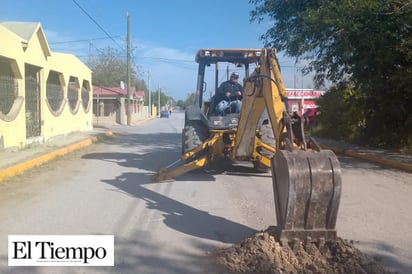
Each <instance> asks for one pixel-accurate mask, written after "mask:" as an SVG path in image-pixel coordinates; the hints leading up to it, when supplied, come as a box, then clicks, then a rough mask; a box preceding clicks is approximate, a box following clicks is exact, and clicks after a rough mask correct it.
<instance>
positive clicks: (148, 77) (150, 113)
mask: <svg viewBox="0 0 412 274" xmlns="http://www.w3.org/2000/svg"><path fill="white" fill-rule="evenodd" d="M147 83H148V89H149V117H152V94H151V92H150V71H147Z"/></svg>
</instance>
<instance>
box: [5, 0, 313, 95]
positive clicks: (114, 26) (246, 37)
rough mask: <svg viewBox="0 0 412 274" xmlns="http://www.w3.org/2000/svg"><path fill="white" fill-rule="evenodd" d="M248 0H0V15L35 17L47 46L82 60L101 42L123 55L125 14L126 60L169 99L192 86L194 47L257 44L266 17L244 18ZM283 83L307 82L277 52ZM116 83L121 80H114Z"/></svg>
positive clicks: (102, 46) (300, 84)
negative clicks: (258, 19) (128, 57)
mask: <svg viewBox="0 0 412 274" xmlns="http://www.w3.org/2000/svg"><path fill="white" fill-rule="evenodd" d="M252 9H253V6H252V5H251V4H249V0H206V1H202V0H104V1H102V0H36V1H33V0H1V8H0V21H26V22H39V23H40V24H41V26H42V28H43V31H44V32H45V35H46V39H47V41H48V43H49V46H50V49H51V50H52V51H54V52H63V53H70V54H74V55H76V56H77V57H78V58H79V59H80V60H82V61H84V62H85V61H87V58H88V57H89V56H91V57H93V56H97V55H98V54H99V51H100V52H101V51H102V50H104V49H105V48H107V47H112V48H114V49H116V50H118V51H119V52H124V56H125V57H124V58H126V46H127V43H126V40H127V39H126V37H127V15H129V18H130V34H131V58H132V60H131V61H132V65H134V66H135V67H137V70H138V71H139V75H140V77H141V78H143V79H144V80H145V82H146V83H147V84H150V89H151V90H152V91H154V90H156V89H159V88H160V89H162V92H164V93H165V94H166V95H168V96H171V97H173V98H174V99H175V100H185V99H186V98H187V96H188V94H190V93H193V92H194V91H195V89H196V80H197V79H196V75H197V64H196V63H195V61H194V57H195V54H196V52H197V51H198V50H199V49H201V48H262V47H263V41H261V40H260V39H259V37H260V36H261V35H262V34H264V33H265V32H266V30H267V29H268V28H269V27H270V22H268V21H266V22H262V23H260V24H258V23H257V22H252V23H251V22H250V15H249V13H250V11H251V10H252ZM279 63H280V66H281V68H282V76H283V80H284V82H285V85H286V88H312V86H313V84H312V80H311V77H310V76H302V74H301V73H300V72H299V71H298V69H297V68H296V67H299V66H301V65H299V64H297V65H295V59H294V58H287V57H285V56H283V54H282V53H280V54H279ZM119 84H120V83H119Z"/></svg>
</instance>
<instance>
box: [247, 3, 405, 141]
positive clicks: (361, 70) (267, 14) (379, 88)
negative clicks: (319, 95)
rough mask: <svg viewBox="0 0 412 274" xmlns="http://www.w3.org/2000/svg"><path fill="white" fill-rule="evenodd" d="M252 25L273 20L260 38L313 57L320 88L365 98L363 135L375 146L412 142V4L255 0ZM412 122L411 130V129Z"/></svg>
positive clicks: (291, 52) (292, 52) (362, 102)
mask: <svg viewBox="0 0 412 274" xmlns="http://www.w3.org/2000/svg"><path fill="white" fill-rule="evenodd" d="M250 2H251V3H253V4H255V8H254V9H253V10H252V11H251V20H252V21H254V20H256V21H258V22H260V21H261V20H263V19H265V18H267V19H270V20H273V26H272V27H270V28H269V29H268V30H267V32H266V33H265V34H263V35H262V36H261V38H262V39H263V40H264V41H265V44H266V46H269V47H276V48H277V49H278V50H280V51H285V52H286V54H288V55H290V56H293V57H300V58H305V59H307V60H309V65H308V66H307V67H306V68H305V72H306V73H308V72H310V71H314V72H315V81H316V83H318V84H322V83H324V81H325V80H329V81H332V83H334V85H335V87H336V88H337V89H338V90H340V91H342V92H343V91H344V90H346V89H347V88H349V89H355V90H358V91H359V92H361V93H362V94H363V96H361V97H360V98H359V100H360V101H359V107H361V108H362V109H363V110H364V111H363V112H362V113H363V115H364V116H365V117H364V118H365V127H363V128H362V131H363V132H362V133H363V134H364V135H366V136H369V137H372V136H373V138H374V139H370V140H371V141H374V142H375V144H380V145H396V144H399V143H403V144H404V145H408V143H409V145H412V138H411V135H412V127H411V126H410V121H411V120H412V114H411V113H410V110H409V109H410V106H411V105H412V77H410V75H411V73H412V51H411V44H412V2H411V1H410V0H408V1H406V0H398V1H393V0H380V1H376V0H342V1H333V0H310V1H299V0H289V1H283V0H250ZM408 125H409V126H408Z"/></svg>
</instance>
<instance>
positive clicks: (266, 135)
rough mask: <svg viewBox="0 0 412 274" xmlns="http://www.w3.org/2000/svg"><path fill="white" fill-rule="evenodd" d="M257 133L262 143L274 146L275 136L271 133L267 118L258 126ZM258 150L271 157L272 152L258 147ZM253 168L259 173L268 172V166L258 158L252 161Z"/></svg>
mask: <svg viewBox="0 0 412 274" xmlns="http://www.w3.org/2000/svg"><path fill="white" fill-rule="evenodd" d="M259 135H260V139H261V140H262V142H263V143H265V144H267V145H270V146H273V147H275V144H276V140H275V136H274V135H273V130H272V126H271V125H270V123H269V122H268V121H267V120H265V121H263V123H262V125H261V126H260V127H259ZM258 152H259V153H260V154H262V155H263V156H265V157H267V158H272V157H273V153H272V152H270V151H267V150H265V149H261V148H258ZM253 168H254V169H255V171H256V172H259V173H267V172H269V168H268V167H267V166H265V165H264V164H262V163H261V162H260V161H259V160H258V161H254V162H253Z"/></svg>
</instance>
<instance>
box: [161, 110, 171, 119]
mask: <svg viewBox="0 0 412 274" xmlns="http://www.w3.org/2000/svg"><path fill="white" fill-rule="evenodd" d="M169 116H170V113H169V111H167V110H162V111H161V112H160V118H169Z"/></svg>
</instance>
